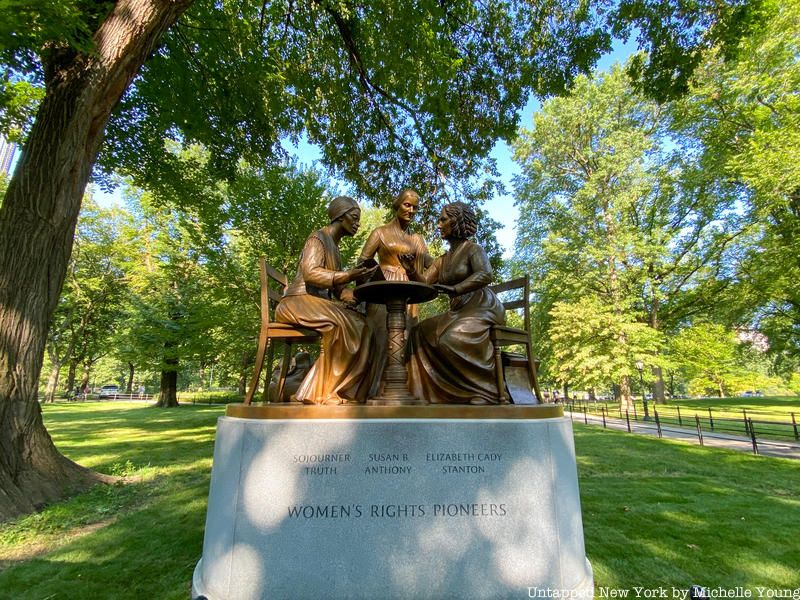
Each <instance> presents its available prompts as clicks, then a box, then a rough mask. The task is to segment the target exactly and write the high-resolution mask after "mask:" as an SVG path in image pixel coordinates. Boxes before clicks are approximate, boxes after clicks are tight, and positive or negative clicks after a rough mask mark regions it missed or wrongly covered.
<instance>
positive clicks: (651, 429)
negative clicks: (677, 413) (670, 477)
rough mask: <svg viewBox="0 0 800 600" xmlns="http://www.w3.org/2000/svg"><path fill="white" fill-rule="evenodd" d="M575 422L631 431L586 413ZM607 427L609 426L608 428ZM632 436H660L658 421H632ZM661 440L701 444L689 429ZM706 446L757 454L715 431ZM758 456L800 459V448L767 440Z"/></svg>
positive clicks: (746, 442)
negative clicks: (633, 434) (634, 434)
mask: <svg viewBox="0 0 800 600" xmlns="http://www.w3.org/2000/svg"><path fill="white" fill-rule="evenodd" d="M565 412H567V413H569V414H570V415H571V416H572V420H573V421H576V422H579V423H586V424H587V425H600V426H601V427H603V426H605V427H606V428H607V429H617V430H622V431H628V423H627V421H626V420H625V419H618V418H616V417H610V416H608V415H606V417H605V421H604V419H603V416H602V415H593V414H585V413H582V412H575V413H570V411H565ZM604 423H605V425H604ZM630 432H631V433H636V434H639V435H653V436H658V435H659V434H658V427H657V426H656V423H655V421H633V420H632V421H631V423H630ZM661 437H662V438H668V439H674V440H682V441H685V442H690V443H694V444H698V443H700V439H699V438H698V435H697V430H696V429H690V428H688V427H676V426H673V425H668V426H665V425H662V426H661ZM702 439H703V442H702V445H704V446H709V447H712V448H726V449H728V450H738V451H740V452H750V453H752V452H753V442H752V440H751V439H750V438H748V437H744V436H738V435H729V434H725V433H715V432H713V431H703V432H702ZM757 448H758V454H759V455H760V456H777V457H780V458H794V459H800V444H794V443H791V442H787V441H778V440H767V439H764V438H759V439H758V441H757Z"/></svg>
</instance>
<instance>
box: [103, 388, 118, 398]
mask: <svg viewBox="0 0 800 600" xmlns="http://www.w3.org/2000/svg"><path fill="white" fill-rule="evenodd" d="M117 394H119V386H118V385H104V386H103V387H101V388H100V393H99V394H98V395H99V397H100V398H113V397H114V396H116V395H117Z"/></svg>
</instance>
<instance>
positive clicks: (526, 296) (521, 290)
mask: <svg viewBox="0 0 800 600" xmlns="http://www.w3.org/2000/svg"><path fill="white" fill-rule="evenodd" d="M489 289H491V290H492V291H493V292H494V293H495V294H497V295H500V294H503V295H502V296H501V297H500V301H501V302H502V303H503V308H505V310H506V312H508V311H510V310H519V309H520V308H521V309H522V316H523V321H524V326H523V329H525V331H528V332H530V330H531V318H530V295H531V294H530V279H529V277H528V275H523V276H522V277H517V278H516V279H511V280H509V281H503V282H501V283H495V284H494V285H490V286H489Z"/></svg>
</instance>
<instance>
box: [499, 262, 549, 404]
mask: <svg viewBox="0 0 800 600" xmlns="http://www.w3.org/2000/svg"><path fill="white" fill-rule="evenodd" d="M489 287H490V289H491V290H492V291H493V292H494V293H495V294H500V293H502V292H517V294H518V295H520V294H521V297H520V298H518V299H512V300H502V299H501V301H502V302H503V307H504V308H505V310H506V313H508V311H510V310H518V309H520V308H521V309H522V312H523V327H524V329H518V328H516V327H508V326H506V325H495V326H494V327H492V328H491V330H490V332H489V333H490V337H491V340H492V343H493V344H494V357H495V369H496V372H497V395H498V398H499V399H500V401H501V402H506V401H508V400H509V394H508V391H507V389H506V376H505V371H504V365H508V366H514V367H518V366H523V367H525V368H526V369H527V372H528V377H529V378H530V386H531V387H532V388H533V392H534V394H535V396H536V401H537V402H538V403H539V404H541V403H542V393H541V391H540V390H539V380H538V377H537V372H538V368H539V360H537V359H536V358H534V357H533V356H532V353H531V336H530V312H529V307H528V303H529V298H530V281H529V279H528V276H527V275H525V276H524V277H519V278H517V279H512V280H510V281H504V282H502V283H497V284H495V285H491V286H489ZM515 345H521V346H524V347H525V356H519V355H511V354H508V353H506V352H503V348H504V347H507V346H515ZM529 389H530V388H529Z"/></svg>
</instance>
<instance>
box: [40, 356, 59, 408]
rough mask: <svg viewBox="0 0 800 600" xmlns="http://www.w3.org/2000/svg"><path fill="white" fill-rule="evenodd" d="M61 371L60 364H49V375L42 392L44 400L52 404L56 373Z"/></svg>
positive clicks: (56, 381) (54, 399) (56, 383)
mask: <svg viewBox="0 0 800 600" xmlns="http://www.w3.org/2000/svg"><path fill="white" fill-rule="evenodd" d="M60 372H61V365H59V364H57V363H52V364H51V365H50V376H49V377H48V378H47V389H46V390H45V393H44V401H45V402H46V403H47V404H53V403H54V402H55V401H56V388H57V387H58V375H59V373H60Z"/></svg>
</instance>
